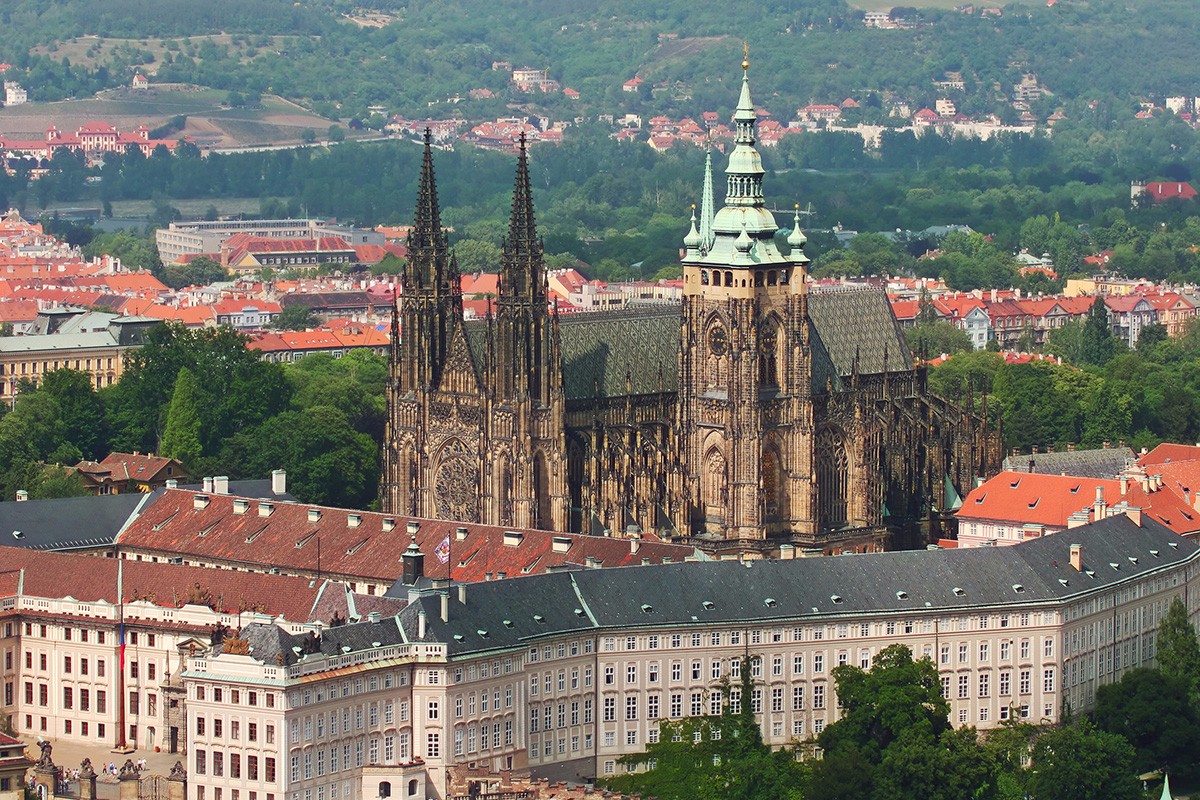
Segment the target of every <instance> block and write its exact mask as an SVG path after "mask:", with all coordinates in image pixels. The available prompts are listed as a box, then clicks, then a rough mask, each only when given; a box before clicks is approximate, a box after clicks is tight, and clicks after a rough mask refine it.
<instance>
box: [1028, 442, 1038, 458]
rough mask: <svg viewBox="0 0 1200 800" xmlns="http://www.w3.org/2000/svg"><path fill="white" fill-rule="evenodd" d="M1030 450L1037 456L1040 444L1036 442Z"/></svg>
mask: <svg viewBox="0 0 1200 800" xmlns="http://www.w3.org/2000/svg"><path fill="white" fill-rule="evenodd" d="M1030 452H1031V453H1033V454H1034V455H1035V456H1036V455H1037V454H1038V446H1037V445H1036V444H1035V445H1034V446H1033V449H1032V450H1031V451H1030Z"/></svg>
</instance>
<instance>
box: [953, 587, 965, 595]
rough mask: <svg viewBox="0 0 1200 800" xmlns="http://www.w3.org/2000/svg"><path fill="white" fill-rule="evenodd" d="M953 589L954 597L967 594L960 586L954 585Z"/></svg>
mask: <svg viewBox="0 0 1200 800" xmlns="http://www.w3.org/2000/svg"><path fill="white" fill-rule="evenodd" d="M953 591H954V596H955V597H966V596H967V593H966V592H965V591H963V589H962V587H961V586H955V587H954V590H953Z"/></svg>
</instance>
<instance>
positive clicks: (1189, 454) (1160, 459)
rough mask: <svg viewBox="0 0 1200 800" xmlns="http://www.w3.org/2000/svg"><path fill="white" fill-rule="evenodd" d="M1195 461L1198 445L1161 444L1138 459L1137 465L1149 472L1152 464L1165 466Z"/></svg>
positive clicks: (1199, 451) (1199, 454) (1199, 449)
mask: <svg viewBox="0 0 1200 800" xmlns="http://www.w3.org/2000/svg"><path fill="white" fill-rule="evenodd" d="M1196 459H1200V445H1190V444H1172V443H1171V442H1163V443H1162V444H1160V445H1159V446H1158V447H1156V448H1154V449H1153V450H1151V451H1150V452H1149V453H1146V455H1144V456H1142V457H1141V458H1139V459H1138V463H1139V464H1141V465H1142V466H1143V467H1145V468H1146V469H1147V470H1149V469H1150V467H1151V466H1152V465H1154V464H1166V463H1169V462H1173V461H1195V460H1196Z"/></svg>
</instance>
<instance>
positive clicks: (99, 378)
mask: <svg viewBox="0 0 1200 800" xmlns="http://www.w3.org/2000/svg"><path fill="white" fill-rule="evenodd" d="M157 322H158V320H147V319H144V318H141V317H117V318H115V319H113V320H112V322H111V323H110V325H109V328H108V330H106V331H103V332H99V333H76V334H48V335H41V336H38V335H33V336H4V337H0V402H5V403H11V402H12V401H13V399H14V398H15V397H16V395H17V391H18V388H19V385H20V382H21V381H29V382H31V383H33V384H34V385H36V384H38V383H39V382H40V381H41V380H42V379H43V378H44V377H45V375H46V373H48V372H53V371H54V370H56V369H67V368H70V369H76V370H80V371H82V372H86V373H87V374H88V375H89V376H90V377H91V379H92V385H93V386H95V387H96V388H97V389H100V388H103V387H105V386H111V385H112V384H113V383H115V382H116V381H117V379H119V378H120V377H121V373H122V372H123V371H124V369H125V359H124V355H125V353H126V352H128V351H129V350H132V349H136V348H138V347H140V346H141V336H142V333H144V331H145V330H146V329H147V328H148V327H150V326H151V325H153V324H157Z"/></svg>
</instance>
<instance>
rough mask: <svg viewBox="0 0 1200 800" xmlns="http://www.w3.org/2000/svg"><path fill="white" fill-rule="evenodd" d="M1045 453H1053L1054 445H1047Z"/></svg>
mask: <svg viewBox="0 0 1200 800" xmlns="http://www.w3.org/2000/svg"><path fill="white" fill-rule="evenodd" d="M1046 452H1047V453H1053V452H1054V445H1052V444H1048V445H1046Z"/></svg>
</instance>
